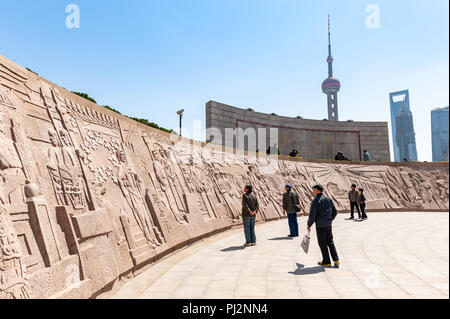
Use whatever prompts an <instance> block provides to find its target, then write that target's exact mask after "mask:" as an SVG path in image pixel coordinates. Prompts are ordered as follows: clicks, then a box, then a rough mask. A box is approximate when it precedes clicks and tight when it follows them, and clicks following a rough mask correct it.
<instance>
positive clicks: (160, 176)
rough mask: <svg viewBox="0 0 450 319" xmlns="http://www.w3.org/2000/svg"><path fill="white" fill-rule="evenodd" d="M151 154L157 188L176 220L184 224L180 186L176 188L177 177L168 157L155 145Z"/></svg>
mask: <svg viewBox="0 0 450 319" xmlns="http://www.w3.org/2000/svg"><path fill="white" fill-rule="evenodd" d="M152 156H153V170H154V173H155V177H156V179H157V182H158V184H159V187H158V188H159V189H160V190H161V191H162V192H163V193H164V194H165V196H166V197H167V202H168V203H169V205H170V210H171V211H172V214H173V216H174V217H175V219H176V221H177V222H179V223H180V224H185V213H184V206H183V204H182V200H181V198H180V197H179V196H180V195H181V194H180V192H182V190H181V188H178V189H177V186H178V185H177V183H178V182H179V181H178V178H177V176H176V174H175V173H174V171H173V169H172V167H171V166H170V165H169V163H168V162H169V161H170V158H169V157H168V155H167V153H166V152H165V150H164V149H162V148H160V147H158V145H156V149H154V150H153V151H152Z"/></svg>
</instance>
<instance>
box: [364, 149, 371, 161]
mask: <svg viewBox="0 0 450 319" xmlns="http://www.w3.org/2000/svg"><path fill="white" fill-rule="evenodd" d="M363 152H364V154H363V161H364V162H371V161H372V157H371V156H370V153H369V152H368V151H367V150H364V151H363Z"/></svg>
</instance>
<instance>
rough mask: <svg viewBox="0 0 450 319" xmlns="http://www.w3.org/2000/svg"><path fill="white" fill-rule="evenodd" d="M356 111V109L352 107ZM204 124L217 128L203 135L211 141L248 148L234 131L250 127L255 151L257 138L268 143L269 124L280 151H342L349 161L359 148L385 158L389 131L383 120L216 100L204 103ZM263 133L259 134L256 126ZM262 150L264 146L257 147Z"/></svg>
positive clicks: (329, 154) (327, 155) (315, 155)
mask: <svg viewBox="0 0 450 319" xmlns="http://www.w3.org/2000/svg"><path fill="white" fill-rule="evenodd" d="M356 111H357V109H356ZM206 127H207V128H209V129H211V128H214V129H217V131H219V132H220V134H221V136H219V137H217V136H214V137H207V138H208V141H210V142H211V143H216V144H220V145H228V146H232V147H238V148H242V149H245V150H249V149H250V150H251V146H250V147H249V146H248V143H247V142H246V144H245V145H243V146H240V145H239V143H238V139H239V138H237V136H238V134H245V133H246V132H247V130H248V129H253V130H254V132H255V133H256V136H257V142H256V143H255V146H256V147H255V148H254V149H253V151H255V150H256V149H257V148H258V147H259V146H257V145H259V144H258V143H259V139H260V138H261V139H262V140H263V141H264V139H265V141H264V142H265V145H266V146H269V145H270V146H271V147H272V149H273V148H274V147H273V145H272V144H273V143H272V142H271V137H270V134H271V132H270V128H274V129H277V132H278V136H277V137H275V138H274V139H275V140H278V143H276V144H278V146H279V150H280V153H281V155H285V156H287V155H289V154H290V153H291V151H292V150H294V149H295V150H297V151H298V152H299V155H298V156H300V157H303V158H312V159H334V156H335V155H336V154H337V152H338V151H342V152H343V153H344V154H345V156H346V157H347V158H349V159H350V160H353V161H360V160H362V152H363V150H368V151H369V153H370V154H371V156H372V159H373V160H374V161H380V162H389V161H390V160H391V159H390V149H389V131H388V123H387V122H343V121H342V122H332V121H319V120H308V119H303V118H293V117H286V116H279V115H276V114H264V113H260V112H255V111H254V110H249V109H242V108H237V107H234V106H230V105H226V104H223V103H219V102H214V101H210V102H208V103H206ZM226 129H242V130H243V131H244V133H236V134H235V135H234V136H232V135H227V133H226ZM261 129H262V130H263V132H265V135H264V136H262V137H260V136H259V135H260V134H261V133H260V130H261ZM259 151H260V152H265V151H266V149H264V150H262V149H260V150H259Z"/></svg>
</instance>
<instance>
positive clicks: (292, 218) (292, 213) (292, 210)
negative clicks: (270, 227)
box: [283, 184, 300, 237]
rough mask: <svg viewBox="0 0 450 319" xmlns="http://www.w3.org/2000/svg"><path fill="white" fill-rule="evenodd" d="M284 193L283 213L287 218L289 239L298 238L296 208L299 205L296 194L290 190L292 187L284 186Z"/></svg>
mask: <svg viewBox="0 0 450 319" xmlns="http://www.w3.org/2000/svg"><path fill="white" fill-rule="evenodd" d="M284 189H285V191H286V193H284V195H283V211H284V214H287V216H288V222H289V230H290V234H289V237H298V220H297V209H296V206H297V205H299V204H300V201H299V199H298V194H297V192H295V191H294V190H292V186H291V185H289V184H286V186H285V187H284Z"/></svg>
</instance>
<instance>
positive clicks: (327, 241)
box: [316, 226, 339, 264]
mask: <svg viewBox="0 0 450 319" xmlns="http://www.w3.org/2000/svg"><path fill="white" fill-rule="evenodd" d="M316 231H317V240H318V241H319V247H320V251H321V252H322V262H323V263H324V264H331V260H330V254H331V258H333V261H338V260H339V256H338V254H337V251H336V247H335V246H334V240H333V231H332V228H331V226H330V227H328V228H322V229H321V228H316ZM328 249H329V250H330V253H328Z"/></svg>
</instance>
